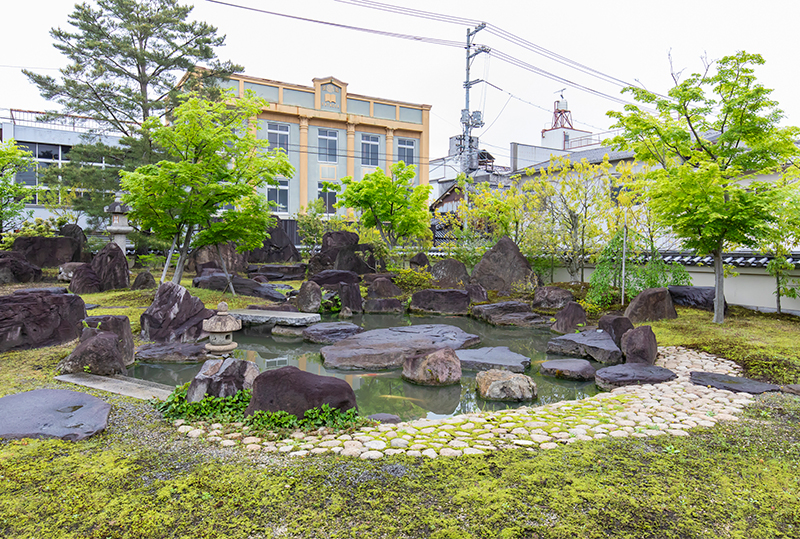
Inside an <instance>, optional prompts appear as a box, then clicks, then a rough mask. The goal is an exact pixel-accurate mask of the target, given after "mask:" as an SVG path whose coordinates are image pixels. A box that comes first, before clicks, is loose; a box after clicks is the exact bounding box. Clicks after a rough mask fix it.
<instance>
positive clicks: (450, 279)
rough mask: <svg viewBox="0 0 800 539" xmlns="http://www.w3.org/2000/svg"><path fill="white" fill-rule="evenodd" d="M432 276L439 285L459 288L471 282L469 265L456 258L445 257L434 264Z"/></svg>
mask: <svg viewBox="0 0 800 539" xmlns="http://www.w3.org/2000/svg"><path fill="white" fill-rule="evenodd" d="M431 277H433V279H434V280H435V281H436V284H438V285H439V286H444V287H447V288H458V287H462V286H465V285H466V284H467V283H469V273H468V272H467V266H465V265H464V263H463V262H460V261H458V260H456V259H455V258H445V259H444V260H440V261H438V262H437V263H435V264H434V265H433V267H432V268H431Z"/></svg>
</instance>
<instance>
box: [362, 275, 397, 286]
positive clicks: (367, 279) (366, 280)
mask: <svg viewBox="0 0 800 539" xmlns="http://www.w3.org/2000/svg"><path fill="white" fill-rule="evenodd" d="M396 278H397V274H396V273H366V274H364V275H362V276H361V282H363V283H364V284H366V285H367V286H369V285H371V284H372V283H374V282H375V280H376V279H389V280H390V281H392V282H394V280H395V279H396Z"/></svg>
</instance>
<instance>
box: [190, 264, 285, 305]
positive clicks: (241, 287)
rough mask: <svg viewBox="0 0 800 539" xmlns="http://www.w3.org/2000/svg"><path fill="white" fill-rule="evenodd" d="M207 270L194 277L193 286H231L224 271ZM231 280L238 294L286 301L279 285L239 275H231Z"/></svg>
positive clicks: (214, 287) (215, 288) (208, 287)
mask: <svg viewBox="0 0 800 539" xmlns="http://www.w3.org/2000/svg"><path fill="white" fill-rule="evenodd" d="M206 271H207V270H206ZM206 271H204V272H203V274H202V275H200V276H199V277H195V278H194V279H192V286H193V287H195V288H204V289H206V290H219V291H222V290H225V289H226V288H230V287H229V286H228V278H227V277H225V274H224V273H222V272H215V273H206ZM231 282H232V283H233V288H234V290H236V293H237V294H242V295H243V296H252V297H255V298H263V299H266V300H269V301H275V302H283V301H286V296H284V295H283V294H281V293H280V292H278V290H277V288H278V286H277V285H274V284H271V283H259V282H258V281H254V280H253V279H246V278H244V277H239V276H238V275H231ZM282 286H283V285H282Z"/></svg>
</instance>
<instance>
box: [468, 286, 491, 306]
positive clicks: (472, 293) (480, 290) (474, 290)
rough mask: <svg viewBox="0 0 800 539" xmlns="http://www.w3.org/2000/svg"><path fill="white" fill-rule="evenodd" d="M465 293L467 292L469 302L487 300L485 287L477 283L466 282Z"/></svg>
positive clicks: (484, 301) (487, 295)
mask: <svg viewBox="0 0 800 539" xmlns="http://www.w3.org/2000/svg"><path fill="white" fill-rule="evenodd" d="M466 290H467V294H469V301H470V303H486V302H487V301H489V294H487V293H486V289H485V288H484V287H482V286H481V285H479V284H468V285H467V286H466Z"/></svg>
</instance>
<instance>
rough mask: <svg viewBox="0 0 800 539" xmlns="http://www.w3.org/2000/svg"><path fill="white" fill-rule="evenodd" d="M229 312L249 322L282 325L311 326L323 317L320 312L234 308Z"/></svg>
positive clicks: (238, 318)
mask: <svg viewBox="0 0 800 539" xmlns="http://www.w3.org/2000/svg"><path fill="white" fill-rule="evenodd" d="M228 314H230V315H231V316H233V317H234V318H236V319H237V320H241V321H242V322H247V323H249V324H277V325H281V326H310V325H311V324H316V323H317V322H319V321H320V320H322V318H321V317H320V315H319V314H318V313H292V312H281V311H262V310H261V309H234V310H232V311H228Z"/></svg>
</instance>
